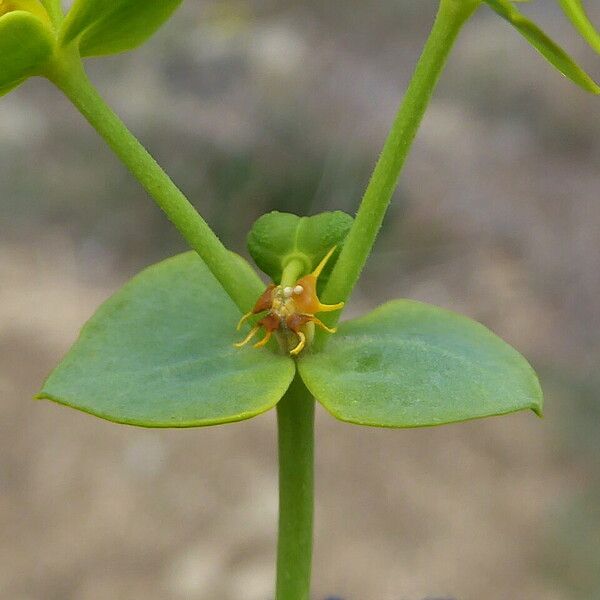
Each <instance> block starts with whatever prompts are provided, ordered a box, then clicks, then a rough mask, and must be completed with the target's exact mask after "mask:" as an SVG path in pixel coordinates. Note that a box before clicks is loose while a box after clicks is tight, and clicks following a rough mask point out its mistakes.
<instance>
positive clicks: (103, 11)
mask: <svg viewBox="0 0 600 600" xmlns="http://www.w3.org/2000/svg"><path fill="white" fill-rule="evenodd" d="M181 2H182V0H160V1H158V0H75V3H74V4H73V7H72V8H71V10H70V11H69V13H68V15H67V18H66V19H65V21H64V23H63V27H62V30H61V34H60V40H61V43H62V44H63V45H66V44H69V43H71V42H72V41H73V40H75V39H77V38H78V39H79V52H80V54H81V56H100V55H104V54H116V53H118V52H125V51H126V50H132V49H133V48H136V47H137V46H139V45H140V44H142V43H144V42H145V41H146V40H147V39H148V38H149V37H150V36H151V35H152V34H153V33H154V32H155V31H156V30H157V29H158V28H159V27H160V26H161V25H162V24H163V23H164V22H165V21H166V20H167V19H168V18H169V17H170V16H171V14H172V13H173V12H174V11H175V9H176V8H177V7H178V6H179V5H180V4H181Z"/></svg>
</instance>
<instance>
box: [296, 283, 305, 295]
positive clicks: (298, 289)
mask: <svg viewBox="0 0 600 600" xmlns="http://www.w3.org/2000/svg"><path fill="white" fill-rule="evenodd" d="M303 291H304V288H303V287H302V286H301V285H297V286H296V287H295V288H294V294H296V296H299V295H300V294H301V293H302V292H303Z"/></svg>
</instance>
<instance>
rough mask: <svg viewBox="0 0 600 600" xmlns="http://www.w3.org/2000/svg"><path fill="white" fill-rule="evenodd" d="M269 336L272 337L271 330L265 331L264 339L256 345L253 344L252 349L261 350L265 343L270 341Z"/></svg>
mask: <svg viewBox="0 0 600 600" xmlns="http://www.w3.org/2000/svg"><path fill="white" fill-rule="evenodd" d="M271 335H273V332H272V331H271V330H267V333H265V337H264V338H263V339H262V340H260V342H256V344H254V348H262V347H263V346H266V345H267V342H268V341H269V340H270V339H271Z"/></svg>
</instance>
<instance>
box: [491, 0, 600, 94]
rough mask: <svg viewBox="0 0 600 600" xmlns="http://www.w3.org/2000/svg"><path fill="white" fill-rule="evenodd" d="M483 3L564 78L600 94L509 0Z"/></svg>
mask: <svg viewBox="0 0 600 600" xmlns="http://www.w3.org/2000/svg"><path fill="white" fill-rule="evenodd" d="M485 2H486V3H487V4H488V5H489V6H490V7H491V8H492V10H494V11H495V12H497V13H498V14H499V15H500V16H501V17H502V18H504V19H506V20H507V21H508V22H509V23H510V24H511V25H512V26H513V27H514V28H515V29H516V30H517V31H519V33H520V34H521V35H522V36H523V37H524V38H525V39H526V40H527V41H528V42H529V43H530V44H531V45H532V46H533V47H534V48H535V49H536V50H537V51H538V52H539V53H540V54H541V55H542V56H543V57H544V58H545V59H546V60H547V61H548V62H549V63H550V64H552V65H554V66H555V67H556V68H557V69H558V70H559V71H560V72H561V73H562V74H563V75H564V76H565V77H568V78H569V79H570V80H571V81H573V82H574V83H576V84H577V85H578V86H580V87H581V88H583V89H584V90H586V91H588V92H592V93H593V94H600V87H599V86H598V84H597V83H596V82H595V81H594V80H593V79H592V78H591V77H590V76H589V75H588V74H587V73H586V72H585V71H584V70H583V69H582V68H581V67H580V66H579V65H578V64H577V63H576V62H575V61H574V60H573V59H572V58H571V57H570V56H569V55H568V54H567V53H566V52H565V51H564V50H563V49H562V48H561V47H560V46H559V45H558V44H557V43H556V42H554V41H553V40H552V39H550V37H548V35H546V34H545V33H544V32H543V31H542V30H541V29H540V28H539V27H538V26H537V25H536V24H535V23H534V22H533V21H530V20H529V19H528V18H527V17H525V16H524V15H523V14H521V13H520V12H519V11H518V10H517V9H516V8H515V7H514V6H513V4H512V3H511V2H510V1H509V0H485Z"/></svg>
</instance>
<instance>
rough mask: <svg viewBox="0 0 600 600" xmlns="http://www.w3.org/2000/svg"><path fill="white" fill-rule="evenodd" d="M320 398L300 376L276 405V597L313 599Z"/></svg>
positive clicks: (292, 599) (290, 599) (279, 598)
mask: <svg viewBox="0 0 600 600" xmlns="http://www.w3.org/2000/svg"><path fill="white" fill-rule="evenodd" d="M314 414H315V401H314V400H313V398H312V397H311V395H310V393H309V392H308V390H307V389H306V387H305V386H304V384H303V383H302V380H301V379H300V378H299V377H298V376H296V379H294V381H293V382H292V385H291V386H290V388H289V390H288V391H287V393H286V394H285V396H284V397H283V398H282V400H281V401H280V402H279V404H278V405H277V425H278V434H279V539H278V544H277V595H276V600H309V597H310V574H311V563H312V535H313V504H314V492H313V480H314V476H313V464H314V457H313V454H314Z"/></svg>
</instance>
